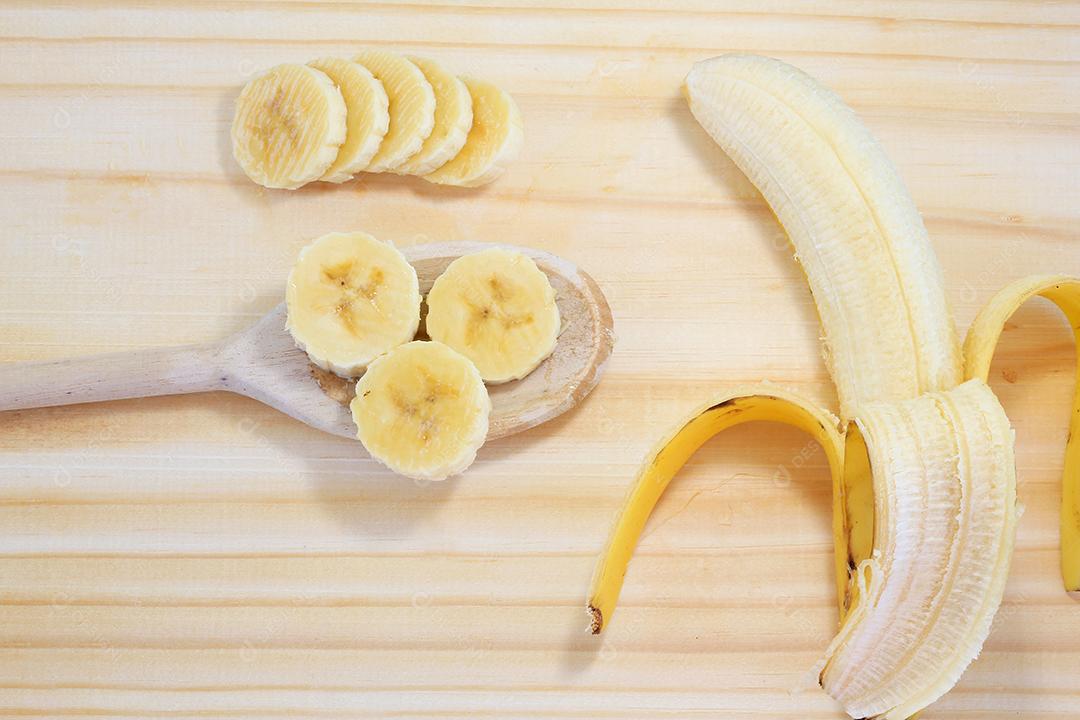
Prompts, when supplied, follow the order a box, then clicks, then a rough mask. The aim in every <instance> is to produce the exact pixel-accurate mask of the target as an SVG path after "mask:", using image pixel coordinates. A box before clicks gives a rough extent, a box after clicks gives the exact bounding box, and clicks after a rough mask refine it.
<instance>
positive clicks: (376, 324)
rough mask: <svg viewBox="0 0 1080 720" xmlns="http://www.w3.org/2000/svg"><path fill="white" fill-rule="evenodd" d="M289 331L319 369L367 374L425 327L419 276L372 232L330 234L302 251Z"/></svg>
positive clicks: (293, 276) (289, 298)
mask: <svg viewBox="0 0 1080 720" xmlns="http://www.w3.org/2000/svg"><path fill="white" fill-rule="evenodd" d="M285 304H286V308H287V311H288V320H287V322H286V327H287V328H288V330H289V332H290V333H292V336H293V339H294V340H296V344H297V345H298V346H299V347H300V348H301V349H303V350H304V351H305V352H307V354H308V357H310V358H311V361H312V362H313V363H315V364H316V365H318V366H319V367H321V368H323V369H325V370H329V371H330V372H333V373H336V374H338V375H341V376H343V377H355V376H357V375H359V374H360V373H361V372H362V371H363V369H364V368H365V367H367V365H368V364H369V363H370V362H371V361H372V360H374V359H375V358H376V357H378V356H379V355H382V354H383V353H385V352H387V351H388V350H391V349H392V348H395V347H397V346H398V345H401V344H402V343H406V342H409V341H410V340H412V338H413V336H414V335H416V329H417V326H418V325H419V324H420V285H419V282H418V280H417V278H416V271H415V270H414V269H413V267H412V265H410V264H409V263H408V261H406V260H405V257H404V256H403V255H402V254H401V253H400V252H399V251H398V250H397V248H395V247H394V246H393V245H390V244H389V243H384V242H380V241H378V240H376V239H375V238H373V237H371V236H370V235H368V234H367V233H362V232H354V233H330V234H329V235H323V236H322V237H320V238H318V239H317V240H315V241H314V242H312V243H311V244H310V245H308V246H307V247H305V248H304V249H303V250H301V251H300V257H299V259H298V260H297V261H296V265H294V266H293V269H292V272H291V273H289V282H288V287H287V288H286V291H285Z"/></svg>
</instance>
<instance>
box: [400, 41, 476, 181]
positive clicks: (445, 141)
mask: <svg viewBox="0 0 1080 720" xmlns="http://www.w3.org/2000/svg"><path fill="white" fill-rule="evenodd" d="M408 60H409V61H410V62H411V63H412V64H414V65H416V67H418V68H420V71H421V72H422V73H424V77H426V78H427V80H428V82H429V83H431V89H432V90H433V91H434V92H435V127H434V128H433V129H432V131H431V134H430V135H428V138H427V140H425V141H424V145H423V146H422V147H421V148H420V151H419V152H417V153H416V154H415V155H413V156H412V157H411V158H409V159H408V160H406V161H405V162H404V163H402V164H401V165H399V166H398V167H397V168H395V169H394V172H397V173H401V174H403V175H427V174H428V173H429V172H431V171H433V170H437V169H438V168H440V167H442V166H443V165H445V164H446V161H447V160H449V159H450V158H452V157H454V156H455V155H457V154H458V153H459V152H460V151H461V148H462V147H464V146H465V138H467V137H468V136H469V129H470V128H471V127H472V122H473V111H472V96H471V95H470V94H469V89H468V88H467V87H465V83H464V82H462V81H461V79H460V78H458V77H457V76H455V75H453V74H451V73H449V72H448V71H447V70H446V68H444V67H443V66H441V65H439V64H438V63H437V62H435V61H434V60H428V59H426V58H418V57H413V56H409V58H408Z"/></svg>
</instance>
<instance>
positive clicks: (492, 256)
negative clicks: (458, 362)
mask: <svg viewBox="0 0 1080 720" xmlns="http://www.w3.org/2000/svg"><path fill="white" fill-rule="evenodd" d="M427 306H428V314H427V319H426V320H425V323H426V326H427V332H428V335H429V336H430V337H431V339H432V340H438V341H439V342H442V343H446V344H447V345H449V346H450V347H452V348H453V349H455V350H457V351H458V352H460V353H461V354H462V355H464V356H465V357H467V358H469V359H470V360H471V361H472V362H473V363H474V364H475V365H476V367H477V369H478V370H479V371H480V376H481V377H483V378H484V380H485V382H488V383H493V384H494V383H503V382H508V381H510V380H517V379H520V378H523V377H525V376H526V375H528V374H529V373H530V372H532V371H533V370H534V369H535V368H536V366H537V365H539V364H540V363H541V362H543V360H544V358H546V357H547V356H548V355H550V354H551V351H552V350H554V349H555V342H556V340H557V339H558V337H559V308H558V306H557V305H556V304H555V290H554V289H552V287H551V283H550V282H549V281H548V278H547V275H545V274H544V272H543V271H542V270H540V268H538V267H537V266H536V263H535V262H533V260H532V258H530V257H528V256H527V255H522V254H521V253H518V252H510V251H508V250H502V249H500V248H492V249H491V250H484V251H482V252H478V253H473V254H471V255H464V256H462V257H459V258H458V259H457V260H454V261H453V262H452V263H450V265H449V266H448V267H447V268H446V271H445V272H444V273H443V274H442V275H440V276H439V277H438V278H437V279H436V280H435V283H434V285H432V287H431V292H430V293H428V297H427Z"/></svg>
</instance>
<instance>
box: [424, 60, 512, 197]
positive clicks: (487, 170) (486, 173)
mask: <svg viewBox="0 0 1080 720" xmlns="http://www.w3.org/2000/svg"><path fill="white" fill-rule="evenodd" d="M462 80H463V81H464V82H465V86H466V87H467V88H468V89H469V94H470V95H472V111H473V122H472V129H471V130H469V137H468V138H467V139H466V140H465V146H464V147H463V148H462V149H461V152H459V153H458V154H457V155H455V156H454V157H453V159H451V160H449V161H448V162H447V163H446V164H445V165H443V166H442V167H441V168H439V169H438V170H436V171H434V172H432V173H430V174H428V175H425V176H424V179H426V180H429V181H431V182H433V183H439V184H441V185H457V186H459V187H476V186H477V185H483V184H485V183H489V182H491V181H492V180H494V179H495V178H497V177H499V176H500V175H502V174H503V172H505V171H506V166H507V165H508V164H509V163H510V162H511V161H513V159H514V158H516V157H517V154H518V152H519V151H520V150H521V145H522V142H523V141H524V137H525V125H524V122H523V121H522V119H521V111H520V110H518V106H517V103H515V102H514V98H512V97H510V95H509V94H507V93H505V92H503V91H502V90H501V89H499V88H498V87H496V86H495V85H492V84H491V83H489V82H484V81H483V80H476V79H473V78H462Z"/></svg>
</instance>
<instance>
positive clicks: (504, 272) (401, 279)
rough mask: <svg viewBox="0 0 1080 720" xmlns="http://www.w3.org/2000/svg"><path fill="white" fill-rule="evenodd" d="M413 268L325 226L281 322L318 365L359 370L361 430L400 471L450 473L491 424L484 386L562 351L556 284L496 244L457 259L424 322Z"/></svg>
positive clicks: (373, 243) (294, 278)
mask: <svg viewBox="0 0 1080 720" xmlns="http://www.w3.org/2000/svg"><path fill="white" fill-rule="evenodd" d="M420 302H421V297H420V287H419V281H418V278H417V275H416V270H415V269H413V267H412V265H410V264H409V262H408V261H407V260H406V259H405V256H404V255H402V254H401V252H400V251H399V250H398V249H397V248H395V247H394V246H393V245H391V244H389V243H384V242H380V241H379V240H377V239H375V238H374V237H372V236H371V235H368V234H367V233H362V232H353V233H330V234H329V235H324V236H322V237H320V238H318V239H317V240H315V241H314V242H312V243H311V244H310V245H308V246H307V247H305V248H304V249H303V250H302V251H301V252H300V256H299V258H298V259H297V262H296V264H295V265H294V266H293V269H292V272H290V273H289V280H288V284H287V288H286V291H285V305H286V308H287V317H288V319H287V321H286V328H287V329H288V331H289V332H290V333H291V334H292V337H293V340H295V342H296V344H297V346H298V347H300V348H301V349H302V350H304V351H305V352H306V353H307V354H308V357H309V358H310V359H311V362H312V363H314V364H315V365H317V366H318V367H321V368H323V369H325V370H329V371H331V372H334V373H336V374H338V375H340V376H342V377H356V376H358V375H360V376H362V377H360V380H359V381H358V382H357V386H356V397H355V398H354V399H353V401H352V403H351V404H350V409H351V411H352V415H353V420H354V421H355V422H356V426H357V430H358V433H357V437H358V438H359V440H360V441H361V442H362V443H363V445H364V447H365V448H366V449H367V450H368V452H369V453H370V454H371V455H372V457H374V458H376V459H377V460H379V461H380V462H382V463H383V464H385V465H386V466H387V467H389V468H390V469H391V470H393V471H394V472H397V473H399V474H401V475H405V476H408V477H411V478H414V479H417V480H443V479H445V478H447V477H449V476H451V475H456V474H458V473H460V472H462V471H464V470H465V468H467V467H468V466H469V465H470V464H471V463H472V461H473V460H474V459H475V457H476V451H477V450H478V449H479V448H480V446H481V445H482V444H483V442H484V439H485V437H486V436H487V432H488V415H489V414H490V412H491V400H490V398H489V397H488V393H487V387H486V384H485V383H487V384H495V383H502V382H507V381H510V380H516V379H520V378H523V377H525V376H526V375H528V374H529V373H530V372H532V371H533V370H534V369H535V368H536V367H537V366H538V365H539V364H540V363H541V362H543V360H544V359H546V358H547V357H548V356H549V355H550V354H551V352H552V351H553V350H554V349H555V342H556V340H557V338H558V334H559V329H560V322H561V321H560V317H559V309H558V306H557V305H556V303H555V291H554V289H553V288H552V287H551V283H550V281H549V280H548V277H547V275H545V274H544V272H543V271H542V270H540V268H538V267H537V266H536V263H535V262H533V260H532V258H529V257H527V256H525V255H522V254H521V253H518V252H512V251H509V250H504V249H500V248H492V249H490V250H484V251H481V252H478V253H473V254H470V255H464V256H462V257H459V258H457V259H456V260H454V261H453V262H451V263H450V264H449V265H448V266H447V268H446V270H445V271H444V272H443V274H442V275H440V276H439V277H438V278H437V279H436V280H435V283H434V285H433V287H432V289H431V292H430V293H428V316H427V322H426V328H427V333H428V335H429V337H430V338H431V340H430V341H415V340H414V337H415V336H416V333H417V329H418V327H419V323H420Z"/></svg>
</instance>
